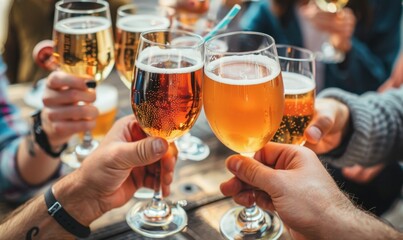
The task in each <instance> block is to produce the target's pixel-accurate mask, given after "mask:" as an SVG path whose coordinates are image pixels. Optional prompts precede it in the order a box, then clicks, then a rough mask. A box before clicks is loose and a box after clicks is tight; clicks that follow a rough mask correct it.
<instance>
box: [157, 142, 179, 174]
mask: <svg viewBox="0 0 403 240" xmlns="http://www.w3.org/2000/svg"><path fill="white" fill-rule="evenodd" d="M177 158H178V149H177V148H176V146H175V143H170V144H169V149H168V152H167V153H166V154H165V155H164V156H163V157H162V159H161V167H162V169H164V170H165V171H167V172H171V171H173V170H174V169H175V164H176V161H177Z"/></svg>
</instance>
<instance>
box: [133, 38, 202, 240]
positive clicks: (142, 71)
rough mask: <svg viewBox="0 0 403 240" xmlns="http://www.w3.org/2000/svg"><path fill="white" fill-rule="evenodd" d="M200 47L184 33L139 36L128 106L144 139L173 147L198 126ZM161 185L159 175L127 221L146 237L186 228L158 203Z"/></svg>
mask: <svg viewBox="0 0 403 240" xmlns="http://www.w3.org/2000/svg"><path fill="white" fill-rule="evenodd" d="M183 37H186V38H190V39H193V40H192V43H191V44H183V42H180V41H179V42H178V41H175V39H179V38H183ZM203 43H204V40H203V38H202V37H200V36H199V35H196V34H193V33H189V32H184V31H175V30H153V31H148V32H143V33H142V34H141V35H140V42H139V48H138V52H137V57H136V62H135V71H134V74H133V78H134V81H133V83H132V87H131V104H132V108H133V113H134V115H135V116H136V118H137V120H138V121H139V124H140V126H141V127H142V129H143V130H144V131H145V132H146V133H147V134H148V135H150V136H159V137H163V138H165V139H166V140H167V141H168V142H170V143H172V142H174V141H175V140H176V139H177V138H178V137H180V136H182V135H183V134H185V133H186V132H188V131H189V130H190V128H191V127H192V126H193V125H194V123H195V122H196V119H197V117H198V115H199V113H200V110H201V107H202V79H203ZM157 169H159V164H158V166H157ZM159 180H160V174H159V171H157V173H156V181H155V183H154V184H155V186H154V196H153V198H152V200H151V201H149V202H145V203H144V202H138V203H136V204H135V205H134V206H133V208H131V209H130V210H129V212H128V214H127V216H126V220H127V223H128V224H129V226H130V227H131V228H132V229H133V230H134V231H136V232H138V233H140V234H141V235H143V236H146V237H153V238H164V237H167V236H169V235H172V234H175V233H177V232H179V231H181V230H182V229H183V228H184V227H185V226H186V225H187V216H186V212H185V211H184V210H183V209H182V208H181V207H180V206H179V205H172V206H170V205H169V204H168V203H167V202H165V201H164V200H163V199H162V194H161V189H160V184H159Z"/></svg>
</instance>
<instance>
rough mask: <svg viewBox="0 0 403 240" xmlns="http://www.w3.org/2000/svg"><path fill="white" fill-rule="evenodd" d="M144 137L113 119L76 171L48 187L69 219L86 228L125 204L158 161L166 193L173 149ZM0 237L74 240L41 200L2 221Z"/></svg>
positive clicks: (127, 122) (129, 123) (129, 122)
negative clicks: (0, 234)
mask: <svg viewBox="0 0 403 240" xmlns="http://www.w3.org/2000/svg"><path fill="white" fill-rule="evenodd" d="M144 137H145V134H144V133H143V132H142V131H141V129H140V127H139V125H138V124H137V122H136V121H135V119H134V117H132V116H130V117H125V118H124V119H121V120H119V121H118V122H117V123H116V124H115V125H114V127H113V128H112V129H111V131H110V132H109V133H108V134H107V135H106V137H105V139H104V141H103V142H102V143H101V145H100V147H99V148H97V150H96V151H95V152H94V153H92V154H91V155H90V156H89V157H88V158H87V159H86V161H85V162H84V163H83V165H82V167H81V168H79V169H78V170H76V171H75V172H73V173H71V174H69V175H67V176H66V177H64V178H63V179H61V180H59V181H58V182H57V183H56V184H55V185H54V186H53V192H54V195H55V197H56V199H57V200H58V201H59V202H60V203H61V204H62V205H63V207H64V209H65V210H66V211H67V212H68V213H69V214H70V215H71V216H72V217H73V218H75V219H76V220H77V221H78V222H80V223H81V224H83V225H85V226H88V225H89V224H90V223H91V222H92V221H94V220H95V219H96V218H98V217H100V216H101V215H102V214H103V213H105V212H106V211H109V210H111V209H112V208H116V207H119V206H121V205H123V204H124V203H126V202H127V201H129V199H131V198H132V196H133V193H134V192H135V191H137V190H138V189H139V188H141V187H143V186H145V187H152V184H153V165H152V164H153V163H155V162H156V161H158V160H160V159H161V167H162V171H161V184H162V189H163V193H164V195H167V194H168V193H169V185H170V183H171V182H172V172H173V169H174V165H175V161H176V154H177V151H176V148H171V147H169V145H168V143H167V142H166V141H165V140H164V139H162V138H154V137H148V138H144ZM12 226H20V228H18V229H16V228H14V227H12ZM0 232H2V237H4V238H5V239H22V238H28V237H29V236H35V237H36V238H40V239H73V238H74V236H72V235H70V234H69V233H68V232H66V231H65V230H64V229H62V228H61V227H60V226H59V225H58V223H57V222H56V221H55V220H54V219H53V218H52V217H51V216H49V214H48V213H47V208H46V205H45V202H44V197H43V195H41V196H38V197H37V198H35V199H33V200H32V201H30V202H29V203H27V204H26V205H25V206H23V207H22V208H20V209H18V210H17V211H16V212H15V213H14V214H12V215H11V216H10V217H8V218H7V219H6V220H5V222H3V224H2V225H0Z"/></svg>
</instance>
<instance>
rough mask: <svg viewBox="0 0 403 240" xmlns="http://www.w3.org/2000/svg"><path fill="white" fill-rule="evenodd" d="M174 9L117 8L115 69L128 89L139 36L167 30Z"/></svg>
mask: <svg viewBox="0 0 403 240" xmlns="http://www.w3.org/2000/svg"><path fill="white" fill-rule="evenodd" d="M174 12H175V11H174V9H172V8H168V7H155V6H152V5H151V4H127V5H123V6H121V7H119V8H118V12H117V21H116V35H115V37H116V40H115V51H116V69H117V71H118V74H119V77H120V79H121V80H122V82H123V83H124V84H125V85H126V87H127V88H129V89H130V87H131V82H132V80H133V76H132V74H133V71H134V60H135V57H136V52H137V47H138V43H139V38H140V34H141V33H142V32H144V31H150V30H156V29H168V28H169V27H170V25H171V20H170V18H171V17H172V15H173V14H174Z"/></svg>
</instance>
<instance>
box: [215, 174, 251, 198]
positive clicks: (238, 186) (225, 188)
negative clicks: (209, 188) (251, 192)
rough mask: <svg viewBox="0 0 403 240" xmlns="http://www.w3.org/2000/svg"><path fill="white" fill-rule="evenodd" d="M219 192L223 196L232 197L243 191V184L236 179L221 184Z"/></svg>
mask: <svg viewBox="0 0 403 240" xmlns="http://www.w3.org/2000/svg"><path fill="white" fill-rule="evenodd" d="M220 190H221V192H222V194H223V195H224V196H234V195H236V194H238V193H240V192H241V191H244V190H245V189H244V185H243V183H242V182H241V181H240V180H239V179H238V178H236V177H233V178H231V179H230V180H228V181H226V182H224V183H222V184H221V185H220Z"/></svg>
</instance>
